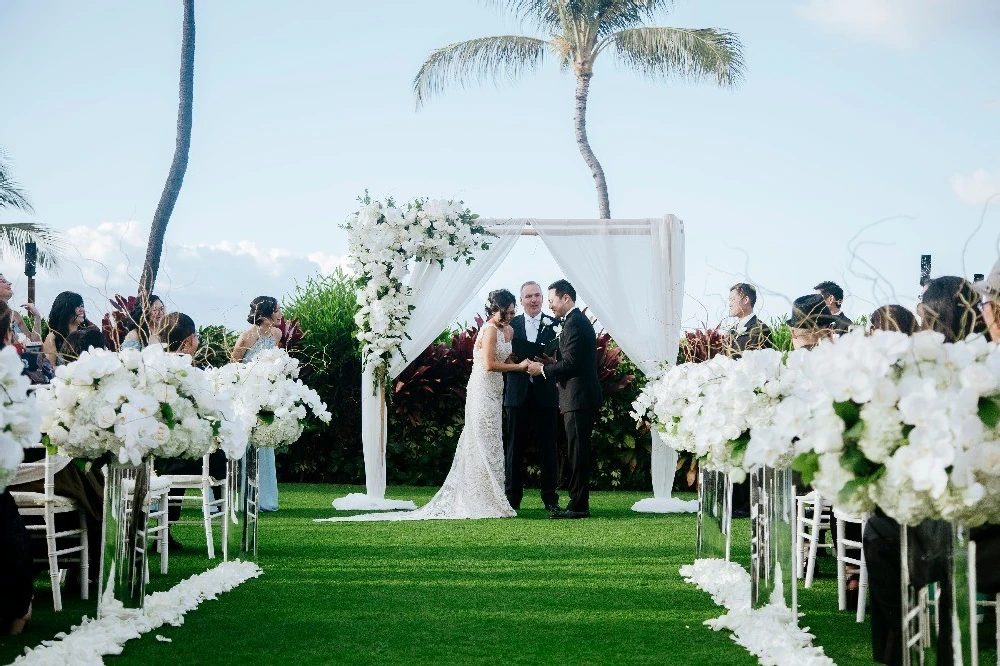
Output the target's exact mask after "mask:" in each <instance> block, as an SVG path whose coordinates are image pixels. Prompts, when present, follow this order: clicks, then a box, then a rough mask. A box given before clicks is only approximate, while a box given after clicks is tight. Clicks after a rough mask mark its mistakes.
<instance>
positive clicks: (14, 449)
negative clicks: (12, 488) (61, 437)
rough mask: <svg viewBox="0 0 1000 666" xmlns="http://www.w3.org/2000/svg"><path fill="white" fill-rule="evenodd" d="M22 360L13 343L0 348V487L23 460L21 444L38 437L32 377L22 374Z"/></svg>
mask: <svg viewBox="0 0 1000 666" xmlns="http://www.w3.org/2000/svg"><path fill="white" fill-rule="evenodd" d="M23 370H24V363H23V362H22V361H21V357H20V356H18V355H17V350H15V349H14V347H12V346H9V345H8V346H6V347H4V348H3V349H0V424H3V425H2V427H0V491H3V489H4V488H6V487H7V484H8V483H10V481H11V479H13V478H14V474H15V473H16V472H17V467H18V465H20V464H21V461H22V460H24V447H25V446H28V445H31V444H36V443H38V442H39V441H40V438H41V436H42V435H41V432H40V431H39V427H40V425H41V417H40V416H39V414H38V409H37V407H36V404H35V396H34V395H32V394H31V393H29V391H28V389H29V388H30V387H31V381H30V380H29V379H28V378H27V377H25V376H24V375H22V374H21V372H22V371H23Z"/></svg>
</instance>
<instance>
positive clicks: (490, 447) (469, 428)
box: [324, 323, 517, 522]
mask: <svg viewBox="0 0 1000 666" xmlns="http://www.w3.org/2000/svg"><path fill="white" fill-rule="evenodd" d="M485 326H493V324H491V323H486V324H485ZM493 327H494V328H497V327H496V326H493ZM482 341H483V337H482V336H480V337H479V339H478V340H477V341H476V347H475V350H474V352H473V355H472V375H471V376H470V377H469V384H468V386H467V388H466V394H465V427H464V428H462V434H461V436H460V437H459V438H458V446H457V447H456V448H455V460H454V461H453V462H452V464H451V471H450V472H448V478H446V479H445V481H444V485H443V486H441V489H440V490H439V491H438V492H437V494H436V495H434V497H433V498H431V501H430V502H428V503H427V504H425V505H424V506H422V507H420V508H419V509H417V510H416V511H393V512H390V513H366V514H362V515H358V516H348V517H344V518H326V519H324V522H349V521H359V520H446V519H458V518H512V517H514V516H516V515H517V513H516V512H515V511H514V509H513V508H511V506H510V502H508V501H507V496H506V494H504V466H503V440H502V431H503V426H502V417H501V414H502V412H503V374H502V373H499V372H489V371H487V370H486V363H485V360H484V359H485V354H487V353H492V354H493V355H494V358H495V359H496V360H497V361H505V360H506V359H507V357H509V356H510V353H511V343H510V342H508V341H507V339H506V338H505V337H504V334H503V331H501V330H500V329H498V328H497V344H496V347H495V348H494V349H492V350H486V349H484V348H483V346H482Z"/></svg>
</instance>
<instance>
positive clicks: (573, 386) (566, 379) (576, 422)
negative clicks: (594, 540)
mask: <svg viewBox="0 0 1000 666" xmlns="http://www.w3.org/2000/svg"><path fill="white" fill-rule="evenodd" d="M543 374H544V376H545V377H546V378H548V379H552V380H555V382H556V385H557V386H558V387H559V409H560V410H561V411H562V413H563V414H562V416H563V425H564V426H565V428H566V444H567V446H568V448H569V463H570V476H569V504H568V505H567V506H566V510H567V511H570V512H587V511H590V436H591V432H592V431H593V428H594V423H595V422H596V421H597V415H598V412H599V410H600V409H601V403H602V402H603V401H604V396H603V395H602V393H601V382H600V380H599V379H598V377H597V334H596V333H595V332H594V325H593V324H591V323H590V319H588V318H587V316H586V315H585V314H583V313H582V312H580V310H579V309H577V308H573V310H572V311H570V312H569V314H567V315H566V318H565V320H564V322H563V327H562V333H560V334H559V355H558V360H557V361H556V362H555V363H551V364H549V365H547V366H545V368H544V369H543Z"/></svg>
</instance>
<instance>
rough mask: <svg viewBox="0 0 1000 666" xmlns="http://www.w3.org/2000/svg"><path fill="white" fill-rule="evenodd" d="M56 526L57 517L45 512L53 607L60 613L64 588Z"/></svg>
mask: <svg viewBox="0 0 1000 666" xmlns="http://www.w3.org/2000/svg"><path fill="white" fill-rule="evenodd" d="M55 534H56V525H55V516H54V515H52V513H51V512H50V511H48V510H46V512H45V547H46V548H47V549H48V553H47V555H48V559H49V579H50V580H51V581H52V606H53V608H54V609H55V610H56V611H57V612H58V611H61V610H62V588H61V587H60V586H59V556H58V555H56V551H57V550H58V548H57V547H56V537H55Z"/></svg>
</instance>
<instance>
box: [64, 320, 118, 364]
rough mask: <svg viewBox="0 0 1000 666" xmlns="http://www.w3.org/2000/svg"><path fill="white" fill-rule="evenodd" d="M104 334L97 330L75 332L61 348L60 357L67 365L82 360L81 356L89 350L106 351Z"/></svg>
mask: <svg viewBox="0 0 1000 666" xmlns="http://www.w3.org/2000/svg"><path fill="white" fill-rule="evenodd" d="M106 348H107V345H106V344H105V342H104V334H103V333H101V332H100V331H99V330H97V329H96V328H81V329H77V330H75V331H73V332H72V333H70V334H69V337H68V338H66V341H65V342H64V343H62V346H61V347H59V355H60V356H62V357H63V360H65V361H66V362H67V363H72V362H73V361H75V360H76V359H78V358H80V354H82V353H83V352H85V351H87V350H88V349H106Z"/></svg>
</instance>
